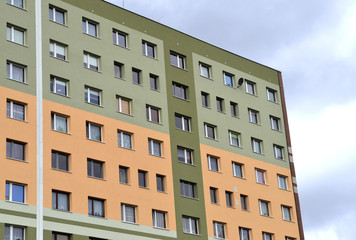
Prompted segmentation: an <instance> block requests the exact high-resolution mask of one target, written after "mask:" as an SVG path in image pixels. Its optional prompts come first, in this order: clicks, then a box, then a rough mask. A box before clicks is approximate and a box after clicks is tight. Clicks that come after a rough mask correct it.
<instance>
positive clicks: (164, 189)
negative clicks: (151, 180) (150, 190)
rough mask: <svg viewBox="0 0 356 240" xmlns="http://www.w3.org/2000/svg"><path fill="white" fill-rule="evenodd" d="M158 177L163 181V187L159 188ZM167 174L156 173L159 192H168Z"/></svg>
mask: <svg viewBox="0 0 356 240" xmlns="http://www.w3.org/2000/svg"><path fill="white" fill-rule="evenodd" d="M158 179H160V181H161V185H162V188H163V189H158V186H159V185H158ZM165 179H166V176H164V175H162V174H156V187H157V191H158V192H166V183H165Z"/></svg>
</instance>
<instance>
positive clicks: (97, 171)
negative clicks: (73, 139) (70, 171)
mask: <svg viewBox="0 0 356 240" xmlns="http://www.w3.org/2000/svg"><path fill="white" fill-rule="evenodd" d="M87 162H88V176H89V177H93V178H100V179H103V178H104V170H103V168H104V163H103V162H101V161H97V160H94V159H90V158H88V160H87Z"/></svg>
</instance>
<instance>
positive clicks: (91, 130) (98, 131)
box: [86, 122, 102, 142]
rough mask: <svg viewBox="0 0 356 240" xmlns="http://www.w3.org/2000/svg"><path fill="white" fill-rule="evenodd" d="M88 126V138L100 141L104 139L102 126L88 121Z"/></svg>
mask: <svg viewBox="0 0 356 240" xmlns="http://www.w3.org/2000/svg"><path fill="white" fill-rule="evenodd" d="M86 128H87V129H86V130H87V131H86V135H87V138H88V139H90V140H94V141H98V142H101V141H102V126H100V125H98V124H95V123H91V122H87V123H86Z"/></svg>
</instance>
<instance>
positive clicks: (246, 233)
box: [239, 227, 251, 240]
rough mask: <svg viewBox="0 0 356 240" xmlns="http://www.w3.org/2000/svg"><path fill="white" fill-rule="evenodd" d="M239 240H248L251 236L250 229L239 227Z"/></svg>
mask: <svg viewBox="0 0 356 240" xmlns="http://www.w3.org/2000/svg"><path fill="white" fill-rule="evenodd" d="M239 232H240V239H241V240H250V239H251V234H250V229H247V228H242V227H239Z"/></svg>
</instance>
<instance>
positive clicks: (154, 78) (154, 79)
mask: <svg viewBox="0 0 356 240" xmlns="http://www.w3.org/2000/svg"><path fill="white" fill-rule="evenodd" d="M150 88H151V90H155V91H158V90H159V84H158V76H156V75H153V74H150Z"/></svg>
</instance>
